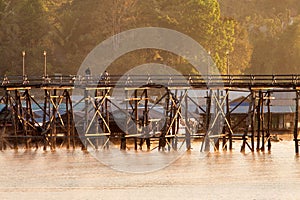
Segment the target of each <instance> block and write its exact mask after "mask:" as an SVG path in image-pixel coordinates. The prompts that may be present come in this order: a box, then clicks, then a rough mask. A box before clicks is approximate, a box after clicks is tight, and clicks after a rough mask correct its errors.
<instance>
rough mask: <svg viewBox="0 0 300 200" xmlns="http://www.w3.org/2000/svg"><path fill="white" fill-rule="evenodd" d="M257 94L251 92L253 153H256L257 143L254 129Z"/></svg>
mask: <svg viewBox="0 0 300 200" xmlns="http://www.w3.org/2000/svg"><path fill="white" fill-rule="evenodd" d="M255 102H256V93H255V91H253V90H251V103H252V116H251V123H250V125H251V151H252V152H253V151H254V148H255V147H254V145H255V144H254V143H255V128H254V125H255V123H254V122H255V110H256V108H255V105H256V103H255Z"/></svg>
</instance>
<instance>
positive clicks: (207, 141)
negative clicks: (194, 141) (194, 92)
mask: <svg viewBox="0 0 300 200" xmlns="http://www.w3.org/2000/svg"><path fill="white" fill-rule="evenodd" d="M211 97H212V90H209V94H207V97H206V98H207V99H206V124H205V125H206V126H205V128H206V134H205V136H204V141H203V142H204V145H205V147H204V150H205V151H209V149H210V139H209V129H210V115H211V114H210V109H211ZM201 151H202V148H201Z"/></svg>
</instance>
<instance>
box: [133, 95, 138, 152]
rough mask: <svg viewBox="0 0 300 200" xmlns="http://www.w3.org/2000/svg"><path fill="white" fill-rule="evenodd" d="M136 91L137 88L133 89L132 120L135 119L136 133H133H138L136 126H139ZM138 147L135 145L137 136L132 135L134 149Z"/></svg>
mask: <svg viewBox="0 0 300 200" xmlns="http://www.w3.org/2000/svg"><path fill="white" fill-rule="evenodd" d="M137 92H138V91H137V90H134V99H135V100H134V120H135V125H136V130H135V131H136V133H135V134H138V126H139V118H138V117H139V116H138V106H139V104H138V100H137V99H138V98H137V96H138V93H137ZM137 149H138V145H137V137H134V150H137Z"/></svg>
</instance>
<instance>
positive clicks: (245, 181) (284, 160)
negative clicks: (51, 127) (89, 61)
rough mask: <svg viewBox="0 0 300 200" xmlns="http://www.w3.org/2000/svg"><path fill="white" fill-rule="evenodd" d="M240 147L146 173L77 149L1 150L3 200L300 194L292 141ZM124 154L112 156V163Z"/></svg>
mask: <svg viewBox="0 0 300 200" xmlns="http://www.w3.org/2000/svg"><path fill="white" fill-rule="evenodd" d="M239 146H240V144H239V143H235V144H234V147H235V149H234V150H233V151H231V152H229V151H227V152H226V151H224V152H223V151H222V152H212V153H209V154H207V155H205V156H203V155H202V154H200V153H199V151H198V149H193V150H192V151H190V152H185V153H183V154H182V155H181V156H180V157H179V158H178V159H176V160H175V161H174V162H172V163H171V164H169V165H166V166H164V167H162V168H161V169H157V170H153V171H151V172H144V173H143V172H139V173H128V172H124V171H121V170H114V169H112V168H111V167H110V166H107V165H105V163H103V162H100V161H99V160H98V159H96V158H95V157H94V156H92V155H91V153H88V152H84V151H81V150H80V149H79V148H78V149H75V150H66V149H57V150H56V151H43V150H40V149H39V150H23V149H19V150H18V151H14V150H5V151H2V152H0V176H1V179H0V199H299V198H300V163H299V162H300V161H299V157H298V156H296V155H295V153H294V144H293V142H292V141H281V142H277V143H273V144H272V151H271V152H270V153H269V152H267V151H266V152H265V153H263V152H254V153H252V152H250V151H246V152H245V153H240V152H239ZM124 154H125V156H126V154H127V153H126V152H125V153H123V155H122V154H120V153H119V154H116V155H114V157H115V159H114V161H116V162H117V161H118V159H120V160H122V158H118V156H124ZM135 154H137V155H142V156H143V157H146V158H147V156H149V157H150V156H151V155H155V154H167V153H161V152H160V153H159V152H157V151H155V152H154V151H153V153H150V152H148V153H147V152H137V153H135ZM154 158H155V157H154ZM150 160H151V159H150ZM122 162H123V161H122ZM130 162H132V161H130ZM136 162H138V161H136ZM151 162H154V161H153V160H151ZM158 162H159V160H158ZM127 164H128V163H127ZM130 164H131V165H133V166H135V165H137V166H138V165H140V164H141V163H130ZM148 164H149V163H148ZM150 165H151V163H150Z"/></svg>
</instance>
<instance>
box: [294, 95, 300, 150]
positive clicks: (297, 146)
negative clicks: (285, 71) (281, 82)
mask: <svg viewBox="0 0 300 200" xmlns="http://www.w3.org/2000/svg"><path fill="white" fill-rule="evenodd" d="M295 100H296V110H295V125H294V141H295V153H296V154H299V144H298V119H299V91H298V90H296V98H295Z"/></svg>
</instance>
